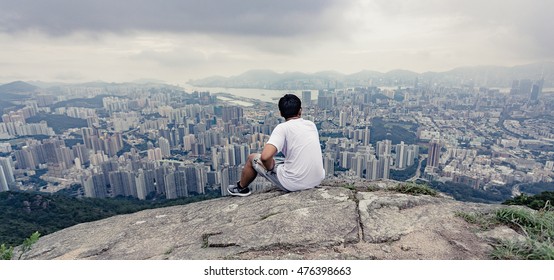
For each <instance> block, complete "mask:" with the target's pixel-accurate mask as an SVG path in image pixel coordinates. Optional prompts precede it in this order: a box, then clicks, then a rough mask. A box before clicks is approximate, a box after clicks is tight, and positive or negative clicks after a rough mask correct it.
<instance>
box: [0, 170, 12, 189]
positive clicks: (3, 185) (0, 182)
mask: <svg viewBox="0 0 554 280" xmlns="http://www.w3.org/2000/svg"><path fill="white" fill-rule="evenodd" d="M9 190H10V188H9V187H8V182H7V180H6V174H5V172H4V167H2V166H0V192H6V191H9Z"/></svg>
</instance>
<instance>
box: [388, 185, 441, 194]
mask: <svg viewBox="0 0 554 280" xmlns="http://www.w3.org/2000/svg"><path fill="white" fill-rule="evenodd" d="M391 190H392V191H395V192H399V193H404V194H410V195H430V196H437V195H438V192H437V191H436V190H433V189H431V188H430V187H429V186H427V185H420V184H415V183H401V184H398V185H396V186H395V187H394V188H392V189H391Z"/></svg>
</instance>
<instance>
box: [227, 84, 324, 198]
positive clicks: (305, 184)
mask: <svg viewBox="0 0 554 280" xmlns="http://www.w3.org/2000/svg"><path fill="white" fill-rule="evenodd" d="M301 105H302V104H301V102H300V98H298V97H297V96H296V95H294V94H286V95H285V96H283V97H281V99H279V112H280V113H281V116H282V117H283V118H285V122H284V123H281V124H278V125H277V126H276V127H275V129H274V130H273V132H272V133H271V136H270V137H269V140H268V141H267V143H266V145H265V146H264V148H263V150H262V153H261V154H250V155H249V156H248V160H247V161H246V164H245V166H244V169H243V170H242V174H241V177H240V181H238V182H237V184H236V185H230V186H229V187H228V188H227V190H228V192H229V194H230V195H234V196H247V195H250V193H251V192H250V188H248V185H250V183H252V181H254V179H256V176H257V175H258V174H261V175H262V176H264V177H265V178H266V179H268V180H269V181H270V182H272V183H273V184H274V185H276V186H277V187H278V188H279V189H281V190H283V191H286V192H292V191H300V190H305V189H310V188H313V187H316V186H318V185H319V184H320V183H321V181H322V180H323V178H325V169H323V159H322V156H321V147H320V145H319V133H318V131H317V128H316V126H315V124H314V123H313V122H311V121H308V120H304V119H302V107H301ZM279 152H282V153H283V155H285V159H284V162H282V161H275V159H274V158H273V156H275V155H276V154H277V153H279Z"/></svg>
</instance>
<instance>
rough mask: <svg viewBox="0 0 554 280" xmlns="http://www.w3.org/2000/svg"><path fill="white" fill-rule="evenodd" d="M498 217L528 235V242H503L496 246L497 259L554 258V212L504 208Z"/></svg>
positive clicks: (494, 255)
mask: <svg viewBox="0 0 554 280" xmlns="http://www.w3.org/2000/svg"><path fill="white" fill-rule="evenodd" d="M496 219H497V220H498V221H499V222H501V223H503V224H505V225H508V226H510V227H512V228H514V229H516V230H518V231H520V232H523V233H524V234H525V235H526V236H527V239H526V242H524V243H515V242H502V243H500V244H498V245H497V246H495V247H494V250H493V253H492V256H493V258H495V259H524V260H554V212H553V211H547V210H544V209H543V210H541V211H536V212H531V211H529V210H525V209H514V208H504V209H501V210H498V211H497V212H496Z"/></svg>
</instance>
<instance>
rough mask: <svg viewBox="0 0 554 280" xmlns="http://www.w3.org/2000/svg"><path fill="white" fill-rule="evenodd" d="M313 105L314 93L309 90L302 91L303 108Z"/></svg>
mask: <svg viewBox="0 0 554 280" xmlns="http://www.w3.org/2000/svg"><path fill="white" fill-rule="evenodd" d="M310 105H312V92H311V91H309V90H304V91H302V106H305V107H308V106H310Z"/></svg>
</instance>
